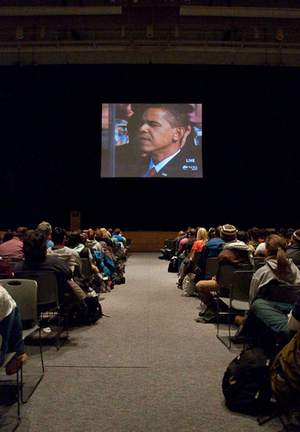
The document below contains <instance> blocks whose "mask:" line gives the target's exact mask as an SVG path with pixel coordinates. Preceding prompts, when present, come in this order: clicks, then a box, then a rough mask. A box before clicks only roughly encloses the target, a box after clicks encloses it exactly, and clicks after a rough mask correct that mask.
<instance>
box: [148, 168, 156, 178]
mask: <svg viewBox="0 0 300 432" xmlns="http://www.w3.org/2000/svg"><path fill="white" fill-rule="evenodd" d="M155 174H156V169H155V167H153V168H151V170H150V172H149V174H148V175H147V177H153V176H154V175H155Z"/></svg>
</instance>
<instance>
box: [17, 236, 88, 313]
mask: <svg viewBox="0 0 300 432" xmlns="http://www.w3.org/2000/svg"><path fill="white" fill-rule="evenodd" d="M23 250H24V256H25V260H24V261H21V262H19V263H18V264H17V265H16V266H15V268H14V275H15V277H17V278H25V279H26V278H27V277H28V276H29V275H30V274H34V273H47V272H52V273H54V274H55V275H56V277H57V282H58V291H59V298H60V301H61V302H65V303H67V304H68V305H70V306H71V305H72V304H76V303H77V304H81V303H82V302H83V300H84V299H85V298H86V294H85V293H84V291H83V290H82V289H81V288H80V287H79V286H78V285H76V283H75V282H74V281H73V280H71V279H72V271H71V269H70V267H69V266H68V265H67V264H66V263H65V262H64V261H63V260H62V259H61V258H57V257H56V256H54V255H47V247H46V239H45V236H44V235H43V234H42V233H41V232H40V231H39V230H38V229H36V230H34V231H29V232H28V235H27V236H26V237H24V243H23ZM83 307H84V304H83Z"/></svg>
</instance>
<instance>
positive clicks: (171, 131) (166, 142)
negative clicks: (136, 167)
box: [133, 104, 200, 177]
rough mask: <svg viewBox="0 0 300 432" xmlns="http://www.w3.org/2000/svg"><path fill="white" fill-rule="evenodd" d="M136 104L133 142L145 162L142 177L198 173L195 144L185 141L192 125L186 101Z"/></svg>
mask: <svg viewBox="0 0 300 432" xmlns="http://www.w3.org/2000/svg"><path fill="white" fill-rule="evenodd" d="M141 108H142V106H138V107H137V108H136V110H135V109H134V108H133V110H134V112H135V114H136V115H140V120H139V127H138V132H137V143H138V146H139V151H140V155H141V157H142V158H144V162H145V163H146V161H147V165H146V166H145V168H144V172H143V173H142V174H141V176H142V177H194V176H196V177H199V176H200V173H199V167H198V165H197V160H196V151H195V146H194V145H191V144H190V143H189V142H188V137H189V135H190V133H191V130H192V127H191V124H190V119H189V114H190V113H191V110H192V108H191V106H190V105H189V104H180V105H174V104H172V105H166V104H163V105H158V104H155V105H150V104H147V106H145V105H144V106H143V110H142V112H141Z"/></svg>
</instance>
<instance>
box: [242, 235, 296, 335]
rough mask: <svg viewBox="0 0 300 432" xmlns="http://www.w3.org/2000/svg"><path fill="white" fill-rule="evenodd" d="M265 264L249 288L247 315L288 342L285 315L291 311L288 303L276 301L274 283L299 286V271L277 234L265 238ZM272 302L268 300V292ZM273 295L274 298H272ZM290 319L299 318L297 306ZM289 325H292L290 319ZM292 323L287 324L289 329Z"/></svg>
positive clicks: (283, 240) (282, 240)
mask: <svg viewBox="0 0 300 432" xmlns="http://www.w3.org/2000/svg"><path fill="white" fill-rule="evenodd" d="M266 255H267V257H266V264H265V265H264V266H263V267H261V268H260V269H258V270H257V271H256V272H255V274H254V276H253V278H252V281H251V285H250V301H251V302H252V305H251V312H252V313H253V314H254V315H255V316H256V317H257V318H258V320H259V321H261V322H262V323H263V324H264V325H265V326H266V327H267V328H268V329H269V330H270V331H271V332H272V333H273V334H276V335H277V336H279V337H281V338H282V339H283V340H284V341H285V342H287V341H288V340H289V339H290V330H289V327H288V318H287V315H288V314H290V311H291V310H292V309H293V306H294V305H292V304H290V303H287V302H286V303H284V302H282V299H280V302H279V301H276V284H278V282H282V283H285V284H290V285H300V270H299V269H298V267H297V266H296V265H295V264H294V263H293V262H292V260H291V259H289V258H288V257H287V255H286V240H285V239H284V238H283V237H281V236H279V235H271V236H269V237H268V238H267V239H266ZM271 289H272V297H273V299H274V300H275V301H270V300H268V298H270V290H271ZM274 296H275V298H274ZM292 316H294V318H296V319H298V318H297V317H299V305H298V306H297V308H296V309H295V314H294V315H293V314H292ZM290 321H291V323H293V322H294V320H293V319H292V318H290ZM292 325H293V324H291V326H292Z"/></svg>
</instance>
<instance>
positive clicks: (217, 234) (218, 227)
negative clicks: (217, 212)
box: [215, 225, 222, 237]
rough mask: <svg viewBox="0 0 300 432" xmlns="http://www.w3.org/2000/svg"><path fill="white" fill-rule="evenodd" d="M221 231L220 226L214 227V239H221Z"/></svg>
mask: <svg viewBox="0 0 300 432" xmlns="http://www.w3.org/2000/svg"><path fill="white" fill-rule="evenodd" d="M221 229H222V225H218V226H217V227H216V232H215V235H216V237H221Z"/></svg>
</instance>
